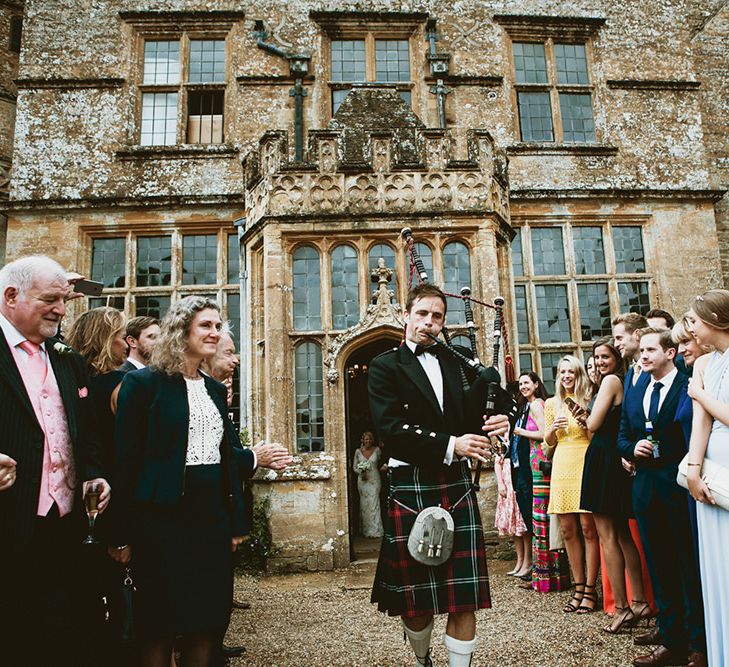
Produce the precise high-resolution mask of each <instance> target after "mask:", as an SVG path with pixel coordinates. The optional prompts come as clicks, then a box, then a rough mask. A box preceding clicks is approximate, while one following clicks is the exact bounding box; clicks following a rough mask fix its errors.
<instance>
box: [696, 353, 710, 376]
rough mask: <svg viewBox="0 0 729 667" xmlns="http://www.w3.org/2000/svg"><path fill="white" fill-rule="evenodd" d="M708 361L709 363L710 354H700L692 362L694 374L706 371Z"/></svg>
mask: <svg viewBox="0 0 729 667" xmlns="http://www.w3.org/2000/svg"><path fill="white" fill-rule="evenodd" d="M709 361H711V354H702V355H701V356H700V357H699V358H698V359H697V360H696V361H695V362H694V373H696V372H699V373H703V372H704V371H705V370H706V367H707V366H708V365H709Z"/></svg>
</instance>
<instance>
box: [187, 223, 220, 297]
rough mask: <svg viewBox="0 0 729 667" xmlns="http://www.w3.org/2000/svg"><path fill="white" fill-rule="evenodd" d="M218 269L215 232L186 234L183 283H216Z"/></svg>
mask: <svg viewBox="0 0 729 667" xmlns="http://www.w3.org/2000/svg"><path fill="white" fill-rule="evenodd" d="M217 269H218V239H217V236H216V235H215V234H206V235H204V236H203V235H199V236H198V235H195V236H185V237H184V238H183V240H182V284H183V285H214V284H215V283H216V275H217Z"/></svg>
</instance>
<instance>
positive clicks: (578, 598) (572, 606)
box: [562, 582, 585, 614]
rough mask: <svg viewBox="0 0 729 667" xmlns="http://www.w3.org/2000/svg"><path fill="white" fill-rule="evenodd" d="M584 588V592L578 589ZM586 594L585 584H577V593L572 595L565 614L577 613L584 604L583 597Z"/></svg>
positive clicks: (564, 610) (564, 609)
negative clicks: (582, 603)
mask: <svg viewBox="0 0 729 667" xmlns="http://www.w3.org/2000/svg"><path fill="white" fill-rule="evenodd" d="M578 586H582V590H579V589H578V588H577V587H578ZM584 594H585V583H584V582H579V583H578V582H575V592H574V593H572V597H571V598H570V599H569V600H568V601H567V604H566V605H565V606H564V608H563V609H562V611H563V612H564V613H565V614H571V613H573V612H575V611H577V610H578V609H579V608H580V603H581V602H582V597H583V596H584Z"/></svg>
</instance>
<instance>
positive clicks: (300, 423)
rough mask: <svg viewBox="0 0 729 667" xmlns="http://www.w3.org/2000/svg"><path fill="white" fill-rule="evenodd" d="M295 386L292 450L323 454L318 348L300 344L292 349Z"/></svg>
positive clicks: (321, 391)
mask: <svg viewBox="0 0 729 667" xmlns="http://www.w3.org/2000/svg"><path fill="white" fill-rule="evenodd" d="M294 362H295V367H294V382H295V385H296V450H297V451H298V452H300V453H303V452H321V451H324V383H323V381H322V375H323V373H322V359H321V348H320V347H319V346H318V345H317V344H316V343H310V342H306V343H301V344H299V345H297V346H296V348H295V350H294Z"/></svg>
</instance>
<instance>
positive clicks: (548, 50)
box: [512, 38, 596, 143]
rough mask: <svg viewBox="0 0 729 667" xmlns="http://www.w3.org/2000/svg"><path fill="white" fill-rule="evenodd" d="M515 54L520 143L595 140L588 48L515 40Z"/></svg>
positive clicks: (515, 85) (581, 45) (551, 42)
mask: <svg viewBox="0 0 729 667" xmlns="http://www.w3.org/2000/svg"><path fill="white" fill-rule="evenodd" d="M512 53H513V57H514V74H515V78H514V87H515V89H516V94H517V105H518V112H519V130H520V135H521V140H522V141H535V142H552V141H559V142H569V143H587V142H594V141H596V136H595V122H594V116H593V111H592V88H591V85H590V75H589V68H588V62H587V49H586V47H585V44H555V43H554V41H553V39H552V38H548V39H546V40H544V41H540V42H533V43H523V42H514V43H513V44H512ZM557 104H559V107H558V108H557V107H556V105H557Z"/></svg>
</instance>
